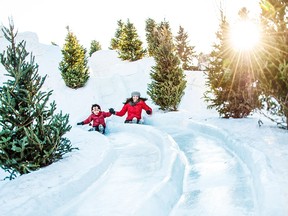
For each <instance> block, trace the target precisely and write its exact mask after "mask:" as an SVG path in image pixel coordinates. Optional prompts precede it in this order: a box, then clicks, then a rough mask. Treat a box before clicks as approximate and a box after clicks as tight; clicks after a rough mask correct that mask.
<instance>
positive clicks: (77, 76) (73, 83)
mask: <svg viewBox="0 0 288 216" xmlns="http://www.w3.org/2000/svg"><path fill="white" fill-rule="evenodd" d="M67 30H68V34H67V36H66V39H65V41H66V43H65V44H64V47H63V49H62V55H63V59H62V61H61V62H60V64H59V70H60V71H61V75H62V78H63V80H64V82H65V84H66V86H68V87H70V88H72V89H77V88H81V87H83V86H84V85H85V84H86V83H87V81H88V79H89V68H88V66H87V65H88V58H87V56H86V49H84V48H83V46H81V45H80V44H79V42H78V40H77V38H76V36H75V35H74V34H73V33H72V32H71V31H70V30H69V27H67Z"/></svg>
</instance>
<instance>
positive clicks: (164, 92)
mask: <svg viewBox="0 0 288 216" xmlns="http://www.w3.org/2000/svg"><path fill="white" fill-rule="evenodd" d="M157 38H158V43H159V46H158V48H157V49H156V50H155V56H154V59H155V62H156V65H155V66H153V67H152V70H151V73H150V76H151V80H152V82H151V83H150V84H148V91H147V94H148V95H149V96H150V97H151V99H152V100H153V101H154V103H155V104H156V105H159V106H160V109H161V110H165V111H176V110H177V108H178V106H179V103H180V102H181V98H182V96H183V95H184V89H185V87H186V80H185V75H184V73H183V69H182V68H181V67H180V60H179V57H178V56H177V54H176V50H175V45H174V43H173V38H172V33H171V31H170V30H169V29H167V28H166V26H165V25H163V26H162V29H161V30H160V31H159V32H158V33H157Z"/></svg>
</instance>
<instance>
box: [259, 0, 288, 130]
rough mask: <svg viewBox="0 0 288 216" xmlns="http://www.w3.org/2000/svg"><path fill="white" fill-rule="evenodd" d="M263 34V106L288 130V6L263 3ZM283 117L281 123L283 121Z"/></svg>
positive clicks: (277, 2) (278, 2) (266, 0)
mask: <svg viewBox="0 0 288 216" xmlns="http://www.w3.org/2000/svg"><path fill="white" fill-rule="evenodd" d="M261 6H262V7H261V8H262V11H261V17H262V25H263V27H264V31H263V34H264V36H263V40H264V41H263V52H262V53H263V59H264V63H262V64H261V65H263V71H262V72H261V73H259V81H260V82H259V83H260V87H261V90H262V93H263V95H264V97H263V100H262V101H263V103H265V104H266V108H267V110H268V111H269V113H270V114H272V115H274V116H272V117H269V118H270V119H271V120H272V121H276V122H277V123H278V125H279V127H281V128H285V129H288V52H287V51H288V20H287V15H288V12H287V11H288V2H287V1H286V0H285V1H284V0H273V1H272V0H263V1H261ZM279 117H280V119H279Z"/></svg>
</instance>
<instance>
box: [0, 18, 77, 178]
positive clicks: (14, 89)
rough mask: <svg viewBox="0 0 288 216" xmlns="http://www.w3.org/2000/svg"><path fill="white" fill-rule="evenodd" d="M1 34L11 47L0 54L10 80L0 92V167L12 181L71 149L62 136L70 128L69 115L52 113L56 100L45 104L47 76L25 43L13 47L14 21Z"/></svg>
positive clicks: (57, 158) (46, 100) (47, 98)
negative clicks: (40, 72) (42, 73)
mask: <svg viewBox="0 0 288 216" xmlns="http://www.w3.org/2000/svg"><path fill="white" fill-rule="evenodd" d="M2 31H3V33H4V36H5V38H6V39H7V40H8V41H9V43H11V44H10V46H8V47H7V50H6V51H3V53H1V54H0V60H1V63H2V65H3V66H4V68H5V69H6V71H7V74H6V75H7V76H8V77H9V78H8V80H7V81H6V82H4V83H3V86H2V88H1V90H0V130H1V131H0V165H1V168H2V169H4V170H5V171H8V172H9V173H10V179H12V178H14V177H16V176H17V175H18V174H25V173H29V172H31V171H34V170H37V169H39V168H40V167H45V166H47V165H49V164H51V163H53V162H55V161H57V160H59V159H61V158H62V156H63V155H64V154H66V153H67V152H70V151H72V150H73V148H72V147H71V144H70V141H69V140H68V139H67V138H65V137H63V135H64V134H65V133H66V132H68V131H70V129H71V126H70V125H69V124H68V123H69V122H68V121H69V116H68V115H67V114H66V115H62V112H60V114H54V111H55V110H56V104H55V101H53V102H52V103H50V107H49V106H48V105H47V103H48V102H49V98H50V96H51V95H52V91H49V92H43V91H41V88H42V86H43V84H44V82H45V79H46V76H45V77H43V78H42V77H40V76H39V74H38V65H37V64H35V62H34V56H32V54H31V55H30V58H29V53H28V52H27V51H26V49H25V46H26V42H24V41H22V42H20V43H18V44H16V42H15V38H16V35H17V32H16V33H14V24H13V21H10V27H9V28H6V27H3V28H2Z"/></svg>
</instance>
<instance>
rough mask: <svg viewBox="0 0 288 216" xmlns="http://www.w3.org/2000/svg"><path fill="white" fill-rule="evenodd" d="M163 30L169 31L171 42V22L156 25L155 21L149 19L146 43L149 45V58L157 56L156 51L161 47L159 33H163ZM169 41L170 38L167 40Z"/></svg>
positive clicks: (147, 21) (146, 28)
mask: <svg viewBox="0 0 288 216" xmlns="http://www.w3.org/2000/svg"><path fill="white" fill-rule="evenodd" d="M163 28H166V29H167V32H169V35H167V37H168V36H169V40H170V38H171V39H172V37H173V36H172V33H171V28H170V24H169V22H167V21H166V20H164V21H162V22H160V23H156V22H155V21H154V20H153V19H150V18H149V19H147V20H146V27H145V30H146V41H147V45H148V52H149V56H153V57H154V56H155V55H156V54H155V53H156V49H158V46H159V40H158V35H159V32H161V31H162V29H163ZM167 39H168V38H167Z"/></svg>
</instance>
